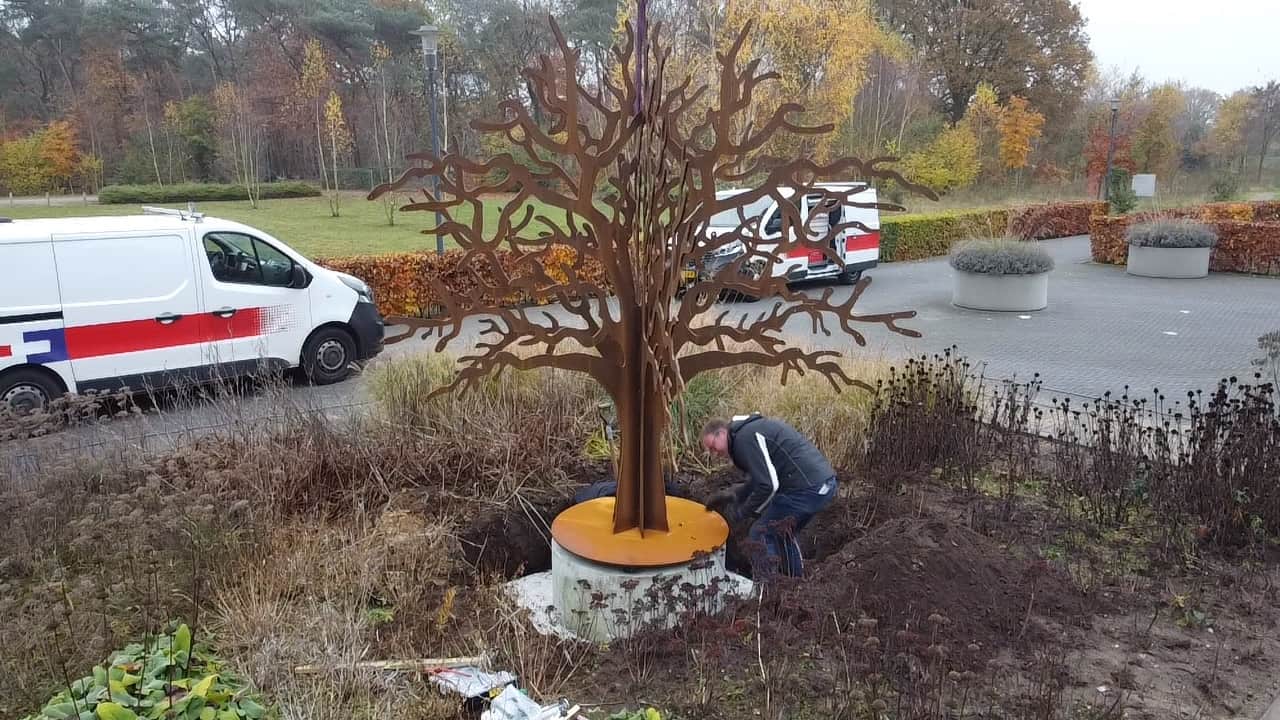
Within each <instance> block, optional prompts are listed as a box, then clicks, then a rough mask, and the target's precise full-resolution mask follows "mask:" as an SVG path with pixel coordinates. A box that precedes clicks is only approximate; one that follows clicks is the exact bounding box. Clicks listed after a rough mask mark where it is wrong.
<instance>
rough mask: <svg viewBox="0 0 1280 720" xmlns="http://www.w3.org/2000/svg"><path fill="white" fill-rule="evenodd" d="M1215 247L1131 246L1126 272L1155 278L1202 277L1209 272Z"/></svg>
mask: <svg viewBox="0 0 1280 720" xmlns="http://www.w3.org/2000/svg"><path fill="white" fill-rule="evenodd" d="M1212 250H1213V248H1207V247H1205V248H1161V247H1147V246H1145V245H1130V246H1129V263H1128V265H1127V266H1126V267H1125V272H1128V273H1129V274H1130V275H1139V276H1141V277H1153V278H1202V277H1205V276H1206V275H1208V274H1209V253H1210V252H1212Z"/></svg>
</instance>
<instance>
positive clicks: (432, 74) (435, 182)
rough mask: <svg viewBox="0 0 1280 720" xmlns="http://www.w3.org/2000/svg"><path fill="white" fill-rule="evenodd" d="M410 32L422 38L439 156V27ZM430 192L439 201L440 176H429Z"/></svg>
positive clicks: (439, 239) (439, 241)
mask: <svg viewBox="0 0 1280 720" xmlns="http://www.w3.org/2000/svg"><path fill="white" fill-rule="evenodd" d="M411 34H413V35H417V36H418V37H419V38H421V39H422V60H423V62H424V63H425V64H426V66H427V99H428V102H429V103H430V106H431V155H432V157H435V158H437V159H439V157H440V116H439V110H438V109H437V105H436V49H437V48H438V46H439V42H440V29H439V28H437V27H436V26H435V25H423V26H422V27H420V28H418V29H417V30H414V31H413V32H412V33H411ZM431 194H432V195H434V196H435V199H436V201H437V202H439V201H440V176H439V175H432V176H431ZM442 222H443V221H442V219H441V217H440V211H439V210H437V211H436V253H437V254H439V255H443V254H444V235H443V234H441V232H440V225H441V223H442Z"/></svg>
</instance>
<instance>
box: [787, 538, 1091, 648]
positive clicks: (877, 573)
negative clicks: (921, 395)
mask: <svg viewBox="0 0 1280 720" xmlns="http://www.w3.org/2000/svg"><path fill="white" fill-rule="evenodd" d="M1032 557H1033V556H1032ZM811 575H812V578H811V580H810V582H809V584H808V587H807V588H806V591H807V592H806V594H808V595H811V600H810V601H811V602H812V603H813V604H814V605H815V606H816V607H823V606H825V607H828V608H831V607H836V608H848V607H850V606H851V605H852V606H854V607H857V608H858V610H859V611H860V612H861V613H863V614H865V615H866V616H867V617H870V618H874V619H876V620H877V621H878V622H879V627H880V628H881V629H882V631H884V630H888V631H890V632H896V631H899V630H901V631H906V632H907V633H910V634H911V635H914V636H917V637H918V638H919V639H920V641H921V642H924V641H927V642H929V643H930V644H933V645H942V646H943V649H944V650H949V651H956V650H959V649H961V648H967V649H968V651H969V653H968V654H969V655H970V656H973V657H975V658H978V657H981V658H983V659H989V658H990V657H991V656H993V655H994V654H995V653H996V652H998V651H999V650H1000V649H1001V648H1003V647H1008V646H1009V645H1011V644H1015V645H1016V644H1019V642H1020V641H1021V642H1031V641H1035V640H1037V639H1041V638H1043V637H1044V635H1045V633H1046V632H1048V631H1049V630H1050V629H1051V628H1052V626H1053V625H1054V624H1055V623H1056V622H1059V621H1062V620H1065V619H1067V618H1070V617H1072V616H1074V615H1076V614H1077V613H1079V612H1080V611H1081V610H1082V604H1083V602H1084V600H1083V598H1082V597H1081V596H1080V595H1079V593H1078V592H1077V591H1076V590H1075V589H1074V588H1073V587H1072V585H1071V581H1070V579H1069V578H1068V577H1067V576H1066V575H1064V574H1063V573H1061V572H1059V571H1057V570H1055V569H1053V568H1051V567H1050V566H1049V565H1048V564H1046V563H1045V562H1044V561H1042V560H1039V559H1034V558H1033V559H1024V558H1023V557H1020V556H1019V555H1017V554H1015V553H1014V552H1012V551H1011V550H1010V549H1009V548H1008V547H1006V546H1003V545H1001V544H1000V543H998V542H996V541H995V540H993V539H991V538H988V537H986V536H984V535H981V534H979V533H977V532H974V531H973V530H970V529H969V528H967V527H964V526H962V525H959V524H957V523H955V522H953V521H951V520H946V519H941V518H937V517H915V518H913V517H900V518H895V519H891V520H887V521H886V522H884V523H882V524H880V525H878V526H877V527H875V528H874V529H873V530H871V531H870V532H869V533H868V534H867V535H866V536H865V537H863V538H861V539H859V540H855V541H853V542H850V543H849V544H848V545H846V546H845V547H844V549H842V550H841V551H840V552H838V553H836V554H834V555H832V556H831V557H829V558H827V559H826V560H824V561H822V562H821V563H819V564H818V565H817V567H815V568H813V570H812V574H811ZM974 645H976V646H977V649H976V650H975V649H974V648H973V646H974Z"/></svg>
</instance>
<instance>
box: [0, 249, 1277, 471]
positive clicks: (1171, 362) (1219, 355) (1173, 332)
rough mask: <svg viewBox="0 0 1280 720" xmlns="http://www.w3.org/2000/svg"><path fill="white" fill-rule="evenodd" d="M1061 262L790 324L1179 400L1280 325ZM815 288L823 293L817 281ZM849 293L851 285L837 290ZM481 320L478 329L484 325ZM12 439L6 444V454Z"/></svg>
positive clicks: (347, 393)
mask: <svg viewBox="0 0 1280 720" xmlns="http://www.w3.org/2000/svg"><path fill="white" fill-rule="evenodd" d="M1043 244H1044V246H1045V247H1046V248H1048V249H1049V250H1050V252H1051V253H1052V254H1053V255H1054V258H1055V259H1056V261H1057V268H1056V269H1055V270H1054V273H1053V275H1052V277H1051V279H1050V289H1049V293H1050V301H1049V307H1048V308H1047V309H1045V310H1043V311H1040V312H1036V313H1027V314H1016V313H1014V314H1008V313H984V312H974V311H968V310H960V309H957V308H955V307H954V306H952V305H951V302H950V299H951V295H950V293H951V270H950V268H949V267H948V266H947V264H946V261H945V260H942V259H938V260H927V261H922V262H913V263H893V264H888V265H885V266H883V267H880V268H878V269H876V270H875V271H873V272H872V273H871V277H872V278H873V282H872V285H871V287H870V288H869V289H868V290H867V292H866V294H865V295H864V296H863V298H862V300H861V301H860V302H859V305H858V307H859V308H860V310H861V311H862V312H870V311H887V310H899V309H915V310H916V311H917V312H918V313H919V316H918V317H917V318H915V319H914V320H912V321H910V322H909V325H910V326H911V327H913V328H915V329H917V330H919V331H921V332H922V333H923V337H922V338H920V339H910V338H904V337H901V336H899V335H895V334H892V333H888V332H886V331H884V330H882V329H880V328H878V327H875V326H869V327H868V329H867V332H866V336H867V346H866V347H865V348H856V347H854V346H853V343H852V342H851V341H850V339H849V338H847V337H834V338H824V337H820V336H814V335H813V333H812V329H811V327H810V325H809V323H807V322H804V321H802V320H801V321H797V322H795V323H794V324H793V325H792V326H790V327H788V328H787V332H788V335H789V336H791V337H792V338H793V341H794V342H797V343H805V344H812V345H816V346H822V347H833V348H836V349H841V350H844V349H848V350H849V352H850V353H859V354H863V355H866V356H870V357H883V358H901V357H904V356H908V355H915V354H920V353H923V352H937V351H941V350H943V349H945V348H947V347H949V346H951V345H956V346H958V347H959V348H960V351H961V352H962V353H963V354H965V355H967V356H968V357H970V358H971V359H973V360H976V361H981V362H984V363H985V364H986V367H985V372H986V374H988V375H989V376H993V377H1013V376H1017V377H1028V376H1030V375H1031V374H1032V373H1035V372H1039V373H1040V374H1041V377H1042V379H1043V381H1044V385H1045V387H1046V391H1045V392H1046V394H1049V395H1052V394H1054V393H1057V392H1071V393H1077V394H1081V395H1087V396H1097V395H1100V394H1102V393H1103V392H1105V391H1107V390H1116V391H1118V390H1120V389H1122V388H1123V387H1124V386H1125V385H1129V386H1130V387H1132V388H1134V389H1135V390H1136V391H1139V392H1142V393H1147V392H1149V391H1150V390H1151V389H1152V388H1156V387H1158V388H1159V389H1160V390H1161V391H1162V392H1163V393H1165V395H1166V396H1167V397H1169V398H1174V397H1180V396H1185V393H1186V392H1187V391H1188V390H1193V389H1198V388H1204V389H1209V388H1212V387H1213V386H1214V385H1215V384H1216V383H1217V381H1218V380H1219V379H1220V378H1222V377H1225V376H1229V375H1232V374H1238V375H1244V374H1246V373H1250V372H1251V371H1250V365H1249V361H1250V359H1251V358H1252V357H1254V356H1255V355H1257V354H1258V353H1257V351H1256V340H1257V338H1258V336H1260V335H1262V334H1263V333H1266V332H1270V331H1272V330H1280V278H1265V277H1249V276H1242V275H1226V274H1215V275H1211V276H1210V277H1208V278H1206V279H1202V280H1154V279H1146V278H1137V277H1130V276H1128V275H1126V274H1125V273H1124V270H1123V268H1118V267H1111V266H1105V265H1095V264H1093V263H1091V262H1089V244H1088V239H1087V238H1084V237H1076V238H1068V239H1064V240H1051V241H1046V242H1045V243H1043ZM811 291H812V292H821V291H822V288H821V287H819V288H814V289H813V290H811ZM835 292H836V294H837V298H842V297H847V295H846V293H848V292H850V291H849V290H848V289H846V288H837V289H836V291H835ZM767 306H768V303H766V302H763V301H762V302H758V303H737V304H734V305H733V306H731V307H732V308H733V309H734V310H735V311H737V310H741V311H742V312H759V311H761V310H763V309H765V308H766V307H767ZM474 327H475V325H474V324H469V325H468V328H469V329H470V330H474ZM429 351H430V345H429V343H427V342H425V341H421V340H416V339H415V340H413V341H407V342H404V343H400V344H397V345H394V346H391V347H389V348H388V351H387V353H385V355H384V357H383V358H382V359H380V360H379V362H383V361H385V358H394V357H396V356H400V355H403V354H406V353H415V352H429ZM287 394H288V401H289V403H290V404H291V405H293V406H296V407H301V408H303V409H308V408H310V409H324V411H325V412H326V413H328V414H330V415H341V414H343V413H347V412H350V410H351V408H352V407H359V406H360V405H361V404H363V403H365V402H367V400H368V395H367V381H366V380H365V379H364V378H361V377H357V378H354V379H352V380H349V381H347V382H345V383H341V384H339V385H334V386H329V387H323V388H312V387H294V388H292V389H291V390H289V391H288V393H287ZM280 411H281V399H280V398H279V397H274V396H270V395H258V396H251V397H248V398H246V399H244V400H243V401H242V402H240V403H237V404H235V406H234V407H233V408H231V409H228V408H227V407H225V406H221V405H219V404H215V403H202V404H197V405H195V406H194V407H192V406H183V407H169V408H166V409H165V410H164V412H162V413H161V414H159V415H153V416H149V417H145V418H140V419H135V420H129V421H126V422H115V423H111V424H109V425H107V426H106V427H105V428H89V429H77V430H72V431H67V432H64V433H59V436H58V437H57V438H51V439H49V440H48V441H46V442H56V443H58V444H60V445H63V446H69V447H74V446H78V445H81V444H84V443H101V442H104V441H105V440H108V439H120V438H125V439H129V440H130V441H133V442H138V443H141V442H142V441H146V443H147V445H149V446H155V445H156V444H157V443H164V442H167V441H172V440H174V439H179V438H181V437H184V436H187V435H190V434H197V433H200V432H204V431H206V429H207V428H208V427H210V426H217V425H220V424H223V423H227V422H232V421H235V420H236V419H240V418H254V417H259V416H270V415H272V414H276V413H279V412H280ZM4 450H5V449H4V448H0V454H3V452H4Z"/></svg>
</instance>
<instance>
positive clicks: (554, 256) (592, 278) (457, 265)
mask: <svg viewBox="0 0 1280 720" xmlns="http://www.w3.org/2000/svg"><path fill="white" fill-rule="evenodd" d="M463 256H464V252H463V251H462V250H450V251H448V252H446V253H445V254H444V255H436V254H434V253H421V252H417V253H387V254H384V255H358V256H353V257H344V258H322V259H320V260H318V261H317V262H319V263H320V264H321V265H324V266H325V267H327V268H330V269H333V270H338V271H341V272H345V273H350V274H352V275H355V276H356V277H358V278H360V279H361V280H364V281H365V282H366V283H368V284H369V286H370V287H372V288H373V295H374V297H375V298H377V302H378V310H379V311H381V312H382V314H383V315H384V316H388V317H390V316H410V317H429V316H433V315H437V314H439V312H440V309H441V307H442V305H443V302H444V300H445V297H446V295H447V296H448V297H451V298H453V299H455V300H457V301H458V302H463V303H470V302H471V300H470V299H469V293H471V292H472V291H473V290H475V289H476V288H477V287H479V286H482V285H486V284H491V279H490V276H491V274H492V272H493V270H492V269H491V268H489V267H487V266H481V265H476V264H469V265H463V264H462V259H463ZM495 256H496V258H497V260H498V263H499V264H500V265H501V266H502V270H503V272H505V273H507V274H509V275H511V276H513V277H520V276H524V275H527V274H529V273H530V271H531V269H532V266H533V264H534V262H535V258H537V257H538V256H541V264H542V266H543V269H544V270H545V271H546V273H547V276H548V277H550V278H551V280H552V281H555V282H563V281H564V279H565V274H566V272H567V268H569V267H572V266H573V265H574V263H575V262H576V260H577V256H576V254H575V253H574V251H573V250H572V249H571V248H569V247H568V246H560V245H557V246H554V247H552V248H550V249H548V250H545V251H539V252H538V253H534V254H526V255H515V254H514V253H512V252H510V251H506V250H499V251H497V252H495ZM577 273H578V278H579V279H581V280H584V281H587V282H592V283H595V284H596V285H598V286H599V287H600V288H601V289H603V290H605V291H607V290H608V285H607V281H606V279H605V276H604V268H603V267H602V266H601V265H600V264H599V263H598V262H596V261H595V260H594V259H591V258H587V259H586V260H585V261H584V262H583V266H582V267H581V268H578V271H577ZM436 283H439V284H441V285H443V289H444V295H442V294H441V290H440V288H439V287H437V285H436ZM482 299H483V301H484V302H489V303H500V304H502V305H506V306H513V307H514V306H519V305H521V304H524V303H528V302H534V301H540V300H544V299H545V298H544V297H541V296H540V295H539V293H537V292H534V293H527V294H518V295H512V296H508V297H505V298H496V297H493V296H491V295H490V294H489V293H485V294H484V295H483V296H482Z"/></svg>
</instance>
